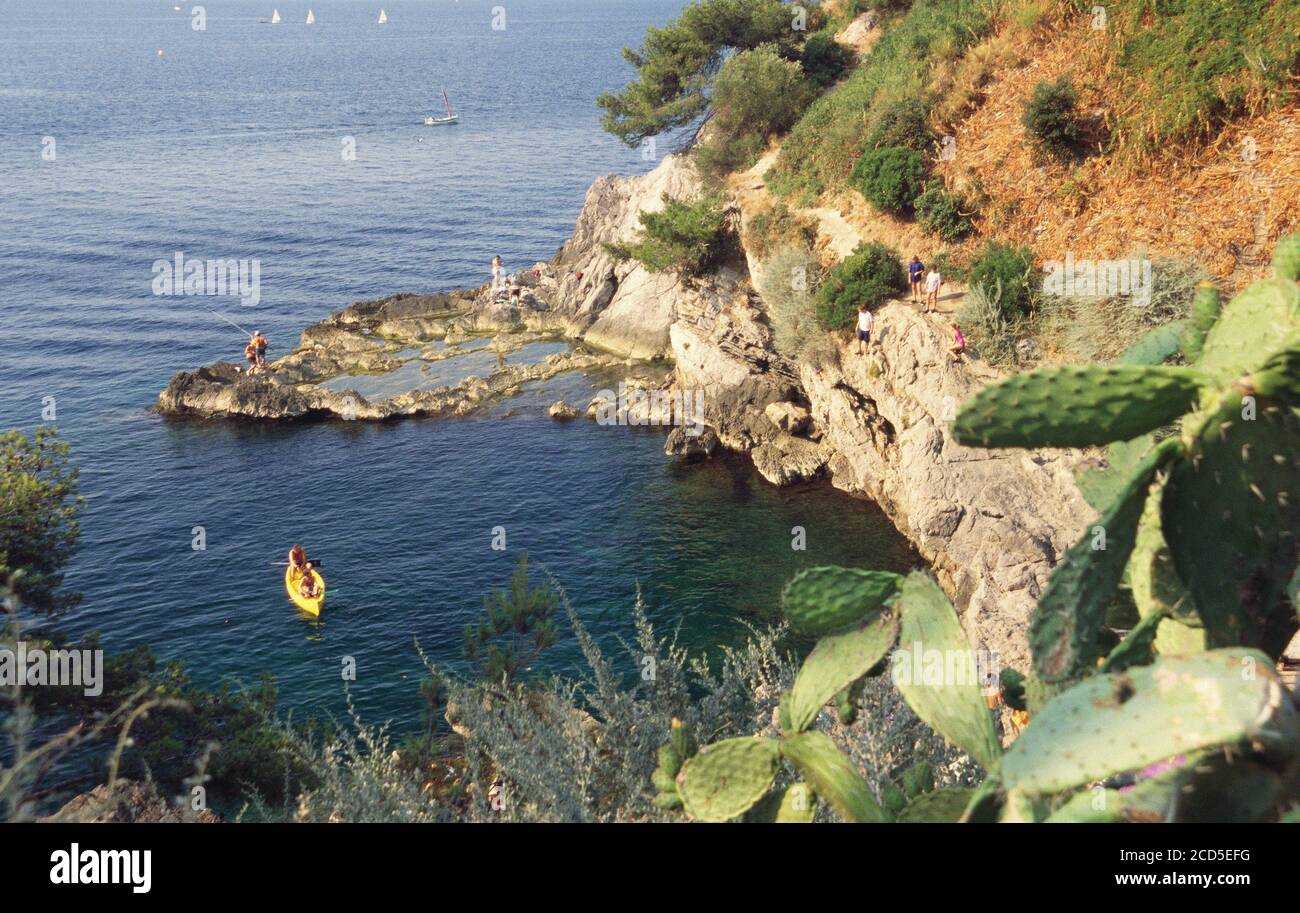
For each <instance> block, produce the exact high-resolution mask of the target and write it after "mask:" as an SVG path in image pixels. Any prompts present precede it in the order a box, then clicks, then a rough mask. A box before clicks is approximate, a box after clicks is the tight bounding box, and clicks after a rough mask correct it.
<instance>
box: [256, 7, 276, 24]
mask: <svg viewBox="0 0 1300 913" xmlns="http://www.w3.org/2000/svg"><path fill="white" fill-rule="evenodd" d="M257 21H258V22H260V23H262V25H279V24H280V11H279V10H272V11H271V18H270V19H259V20H257Z"/></svg>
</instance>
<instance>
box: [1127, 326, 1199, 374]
mask: <svg viewBox="0 0 1300 913" xmlns="http://www.w3.org/2000/svg"><path fill="white" fill-rule="evenodd" d="M1187 324H1188V321H1185V320H1175V321H1173V322H1172V323H1166V324H1164V325H1163V326H1158V327H1156V328H1155V329H1154V330H1148V331H1147V332H1146V334H1145V335H1143V337H1142V338H1141V339H1139V340H1138V341H1137V342H1135V343H1133V345H1131V346H1129V347H1128V348H1127V349H1125V350H1124V353H1123V354H1122V355H1120V357H1119V358H1117V359H1115V363H1116V364H1120V365H1159V364H1164V362H1165V361H1166V360H1167V359H1169V358H1171V357H1173V356H1174V355H1176V354H1178V351H1179V349H1180V348H1181V347H1182V338H1183V333H1184V332H1185V330H1186V329H1187Z"/></svg>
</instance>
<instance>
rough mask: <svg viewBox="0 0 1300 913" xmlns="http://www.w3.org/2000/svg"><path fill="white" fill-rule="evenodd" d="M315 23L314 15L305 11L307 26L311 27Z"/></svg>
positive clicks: (309, 11)
mask: <svg viewBox="0 0 1300 913" xmlns="http://www.w3.org/2000/svg"><path fill="white" fill-rule="evenodd" d="M315 21H316V14H315V13H313V12H312V11H311V10H307V24H308V25H311V24H312V23H313V22H315Z"/></svg>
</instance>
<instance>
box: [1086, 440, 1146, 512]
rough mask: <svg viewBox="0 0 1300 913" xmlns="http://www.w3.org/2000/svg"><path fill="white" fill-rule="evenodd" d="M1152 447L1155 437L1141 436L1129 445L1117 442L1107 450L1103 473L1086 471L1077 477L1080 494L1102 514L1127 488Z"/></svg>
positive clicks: (1125, 442) (1101, 470)
mask: <svg viewBox="0 0 1300 913" xmlns="http://www.w3.org/2000/svg"><path fill="white" fill-rule="evenodd" d="M1153 446H1155V437H1154V436H1153V435H1150V434H1144V435H1142V436H1141V437H1136V438H1134V439H1133V440H1131V441H1116V442H1115V443H1113V444H1111V445H1110V446H1109V447H1107V448H1106V462H1107V463H1109V464H1110V465H1109V466H1107V467H1106V468H1105V469H1089V470H1087V471H1086V472H1082V473H1080V474H1079V477H1078V479H1077V483H1078V486H1079V494H1081V495H1083V499H1084V500H1085V501H1087V502H1088V503H1089V504H1091V505H1092V506H1093V508H1094V509H1095V510H1096V511H1097V512H1098V513H1104V512H1105V511H1106V510H1107V509H1108V508H1109V507H1110V506H1111V504H1113V503H1114V502H1115V499H1116V498H1118V497H1119V496H1120V494H1121V493H1122V492H1123V491H1124V489H1125V488H1126V487H1127V486H1128V481H1129V479H1130V478H1132V476H1133V473H1134V471H1135V470H1136V469H1137V468H1138V464H1139V463H1141V462H1142V458H1143V457H1144V456H1146V455H1147V453H1148V452H1149V451H1150V450H1151V448H1152V447H1153Z"/></svg>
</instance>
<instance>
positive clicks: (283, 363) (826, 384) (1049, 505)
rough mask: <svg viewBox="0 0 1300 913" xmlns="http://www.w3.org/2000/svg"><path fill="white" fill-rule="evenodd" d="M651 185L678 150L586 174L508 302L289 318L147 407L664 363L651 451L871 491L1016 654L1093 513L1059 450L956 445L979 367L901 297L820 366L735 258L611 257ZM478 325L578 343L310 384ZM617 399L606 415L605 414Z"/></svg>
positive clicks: (673, 176)
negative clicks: (799, 348)
mask: <svg viewBox="0 0 1300 913" xmlns="http://www.w3.org/2000/svg"><path fill="white" fill-rule="evenodd" d="M665 193H668V194H670V195H673V196H676V197H680V198H686V199H689V198H691V197H693V196H695V195H696V194H698V193H699V187H698V185H697V181H696V179H695V177H694V175H693V172H692V171H691V169H690V166H689V165H688V164H687V163H686V161H685V160H684V159H683V158H682V157H680V156H669V157H668V158H667V159H665V160H664V161H663V162H662V163H661V164H660V165H659V166H658V167H657V168H656V169H654V170H653V171H651V172H649V173H648V174H645V175H640V176H636V177H612V176H611V177H604V178H601V179H599V180H597V181H596V182H595V183H594V184H593V185H592V186H591V188H590V189H589V190H588V192H587V197H586V200H585V203H584V205H583V209H582V212H581V214H580V215H579V217H578V220H577V224H576V226H575V228H574V233H573V236H572V237H571V238H570V239H569V241H568V242H567V243H566V244H565V245H564V246H563V247H562V248H561V249H560V251H559V252H558V253H557V254H556V256H555V257H554V258H553V259H552V260H551V261H550V262H549V263H538V264H536V266H535V267H533V268H532V269H529V270H525V271H524V272H523V273H522V274H521V275H520V276H519V277H518V281H519V283H520V284H521V285H522V286H525V287H526V288H527V293H526V294H525V296H524V298H523V300H522V301H519V300H515V299H513V298H511V299H507V300H504V301H503V300H501V299H500V298H499V297H497V298H494V296H493V295H492V294H491V292H490V290H489V289H488V288H487V287H483V288H479V289H475V290H470V291H463V292H452V293H449V294H437V295H398V296H395V297H392V298H387V299H384V300H381V301H374V302H365V303H359V304H354V305H352V306H351V307H348V308H345V309H344V310H342V311H339V312H338V313H336V314H334V315H332V316H331V317H329V318H327V319H326V320H324V321H322V322H321V323H319V324H317V325H315V326H313V327H309V328H307V329H306V330H304V331H303V334H302V339H301V340H300V343H299V345H298V347H297V348H296V349H295V350H294V351H293V352H292V353H291V354H289V355H288V356H286V357H285V358H282V359H280V360H279V361H277V362H275V363H274V364H273V365H272V366H271V367H270V368H269V369H268V370H267V371H266V372H265V373H264V374H263V375H261V376H260V377H259V378H255V379H250V378H248V377H246V376H245V375H243V374H241V373H239V372H238V371H237V370H236V367H235V366H234V365H214V366H211V367H208V368H201V369H199V370H197V371H193V372H181V373H180V374H177V375H176V377H174V378H173V379H172V381H171V383H170V384H169V385H168V387H167V389H166V390H165V391H164V392H163V394H162V395H161V396H160V397H159V401H158V407H157V408H158V409H159V410H160V411H161V412H164V413H168V414H197V415H204V416H211V415H231V416H247V417H254V418H301V417H311V416H331V415H332V416H341V417H349V418H358V419H384V418H390V417H395V416H403V415H447V414H452V415H463V414H465V413H466V412H469V411H472V410H474V409H476V408H478V407H479V406H481V405H482V404H483V403H485V402H489V401H491V400H493V399H495V398H499V397H502V396H507V395H511V394H512V393H513V392H515V391H517V390H518V388H519V385H520V384H522V383H523V382H525V381H527V380H537V379H542V378H545V377H549V376H553V375H554V374H557V373H559V372H561V371H565V370H574V369H579V368H585V367H593V366H598V365H611V364H617V363H621V362H622V360H623V359H656V360H658V359H664V360H671V362H672V364H673V366H674V373H675V376H674V386H673V388H672V391H666V392H672V393H675V394H678V395H681V396H685V397H686V398H687V399H688V400H690V401H694V400H693V399H692V398H693V397H694V396H695V395H699V400H698V401H699V402H701V403H702V405H703V413H704V414H703V423H704V425H705V426H707V427H706V428H704V429H703V432H702V433H701V429H700V428H698V427H697V428H694V429H684V428H681V427H678V428H675V429H674V430H673V431H672V433H671V434H670V436H669V438H668V440H667V442H666V447H665V450H666V452H667V453H669V454H671V455H674V456H677V457H681V458H686V459H697V458H704V457H707V456H708V455H709V454H711V453H713V452H714V451H715V449H716V448H717V447H718V446H724V447H727V448H729V449H731V450H736V451H742V452H747V453H749V454H750V456H751V458H752V460H753V463H754V466H755V468H756V469H757V470H758V472H759V473H760V474H762V475H763V476H764V477H765V478H766V479H767V480H768V481H770V482H772V483H774V484H777V485H787V484H791V483H795V482H799V481H804V480H808V479H811V478H814V477H816V476H819V475H825V476H828V477H829V478H830V479H831V481H832V482H833V483H834V484H835V485H836V486H837V487H839V488H841V489H843V490H845V491H848V492H852V493H855V494H861V495H865V496H868V497H870V498H871V499H873V500H874V501H876V502H877V503H878V504H879V505H880V506H881V507H882V508H883V509H884V510H885V512H886V513H887V514H888V515H889V516H890V518H891V519H892V520H893V521H894V523H895V524H896V525H897V526H898V528H899V529H900V530H901V531H902V532H903V533H904V534H905V535H906V536H907V537H908V538H909V539H910V540H911V541H912V542H913V543H914V544H915V545H916V547H917V549H918V550H919V551H920V553H921V555H922V556H923V557H924V558H925V559H926V560H927V561H928V562H930V563H931V565H932V566H933V567H934V568H935V570H936V572H937V574H938V575H939V578H940V580H941V582H942V583H943V584H944V586H945V588H946V589H947V590H948V592H949V593H950V594H951V595H952V597H953V599H954V601H955V603H956V605H957V606H958V607H959V609H960V610H961V611H962V613H963V618H964V620H965V623H966V626H967V629H968V632H969V633H970V634H971V636H972V637H973V639H974V640H975V642H977V643H978V644H980V645H981V646H984V647H987V648H990V649H993V650H996V651H998V653H999V654H1000V655H1001V657H1002V659H1003V661H1004V663H1007V664H1011V665H1016V666H1020V667H1022V668H1023V667H1024V666H1025V665H1027V645H1026V642H1025V633H1024V632H1025V629H1026V626H1027V623H1028V619H1029V613H1030V611H1031V610H1032V608H1033V606H1034V604H1035V603H1036V601H1037V598H1038V595H1039V593H1040V591H1041V590H1042V588H1043V587H1044V586H1045V585H1046V583H1047V578H1048V576H1049V574H1050V572H1051V570H1052V568H1053V566H1054V565H1055V563H1056V560H1057V557H1058V556H1059V555H1060V554H1061V553H1062V552H1063V551H1064V550H1065V549H1066V548H1067V547H1068V546H1069V545H1070V544H1071V543H1072V542H1073V541H1075V540H1076V539H1077V538H1078V537H1079V536H1080V535H1081V534H1082V533H1083V531H1084V529H1085V528H1086V526H1087V524H1088V522H1090V521H1091V520H1092V519H1093V517H1094V513H1093V512H1092V510H1091V509H1090V508H1089V507H1088V506H1087V505H1086V503H1085V502H1084V501H1083V499H1082V498H1081V497H1080V496H1079V494H1078V491H1077V489H1076V488H1075V485H1074V479H1073V473H1072V470H1073V468H1074V465H1075V463H1076V462H1077V460H1078V457H1077V456H1075V455H1071V454H1064V453H1060V452H1033V451H1021V450H1015V451H985V450H971V449H968V448H964V447H960V446H958V445H957V444H955V443H954V442H953V440H952V438H951V436H950V435H949V432H948V423H949V421H950V420H951V419H952V418H953V417H954V416H955V414H956V410H957V407H958V405H959V404H960V403H961V402H963V401H964V400H965V399H966V398H967V397H968V396H970V395H971V394H972V393H973V392H974V391H975V390H977V389H978V388H979V386H980V385H981V384H982V383H983V382H986V381H987V380H989V379H991V375H987V372H985V374H986V375H987V376H977V374H976V373H975V369H973V368H972V367H971V366H969V365H966V364H960V365H959V364H954V363H953V362H952V361H951V359H950V358H949V357H948V354H947V342H946V332H947V331H946V329H945V328H944V327H943V326H941V325H940V324H938V323H935V322H932V321H931V319H930V318H927V317H926V316H924V315H922V314H920V313H919V312H918V311H916V310H915V309H913V308H912V307H909V306H908V305H906V304H904V303H897V302H896V303H892V304H889V305H887V306H886V307H884V308H882V309H881V310H880V311H879V312H878V313H877V315H876V326H877V345H876V346H875V348H874V349H873V350H872V351H871V353H870V354H868V355H865V356H858V355H856V354H854V353H853V352H852V350H851V349H850V348H849V347H848V346H847V345H844V346H841V347H840V350H839V352H838V353H837V354H836V355H834V356H832V357H829V358H826V359H823V360H822V361H821V362H819V363H816V364H812V363H806V364H795V363H794V362H792V361H791V360H790V359H788V358H786V357H785V356H783V355H781V354H780V353H778V352H777V351H776V349H775V347H774V345H773V342H772V332H771V328H770V326H769V325H768V322H767V316H766V312H765V310H764V307H763V302H762V297H761V295H760V294H759V293H758V292H757V291H756V290H755V289H754V287H753V285H752V283H751V281H750V270H749V263H748V262H747V260H746V256H737V257H734V258H733V260H732V262H728V263H724V264H723V265H722V266H721V267H719V268H718V269H717V270H716V271H715V272H714V273H713V274H711V275H709V276H707V277H705V278H704V279H702V280H699V281H696V282H688V281H686V280H683V279H680V278H678V277H677V276H675V275H671V274H663V273H651V272H649V271H647V270H646V269H645V268H644V267H642V266H641V265H640V264H638V263H637V262H636V261H634V260H626V261H619V260H617V259H616V258H615V257H614V256H613V255H612V254H610V253H609V251H608V250H607V249H606V247H605V245H606V243H612V242H622V243H626V242H628V241H631V240H633V239H634V238H635V237H636V235H637V232H638V229H639V226H640V222H639V219H638V214H639V213H640V212H642V211H653V210H656V209H658V208H659V207H661V206H662V197H663V195H664V194H665ZM488 334H494V335H496V336H497V340H496V343H495V344H497V345H502V344H504V345H507V346H511V345H513V346H514V347H516V348H517V347H518V346H519V345H520V344H522V341H524V340H527V339H532V338H536V337H537V334H562V335H564V336H565V337H567V338H569V339H570V340H573V341H575V342H579V343H581V344H583V346H584V348H583V349H582V350H580V351H576V352H574V353H572V354H569V355H566V356H563V357H557V356H551V357H550V358H548V359H547V361H546V362H545V363H542V364H538V365H505V366H500V365H499V366H498V370H494V371H493V372H491V373H489V375H488V376H487V377H486V378H480V377H470V378H467V379H466V380H464V381H462V382H460V383H458V384H455V385H451V386H448V387H440V388H434V389H428V390H426V389H420V390H412V391H408V392H403V393H400V394H397V395H394V396H392V397H390V398H388V399H385V400H382V401H378V402H373V403H372V402H369V401H367V400H366V399H365V398H364V397H360V396H358V395H356V394H353V393H351V392H349V391H341V390H338V389H327V388H325V387H322V386H320V384H321V382H322V381H323V380H326V379H330V378H336V377H339V376H341V375H346V374H357V373H381V372H384V371H387V370H391V369H392V368H393V367H396V366H397V365H400V364H401V363H402V361H401V358H402V357H405V358H410V357H411V356H410V350H411V347H417V348H418V347H420V346H424V345H427V344H429V343H430V341H433V340H441V341H443V342H445V343H448V344H450V345H451V346H452V347H453V349H454V347H455V346H456V344H457V343H460V342H463V341H464V340H466V339H469V338H471V337H474V336H483V335H488ZM403 353H405V354H404V355H403ZM451 354H452V355H453V356H454V355H455V354H456V353H455V352H454V351H453V352H452V353H451ZM418 357H424V358H442V357H448V354H447V351H446V350H439V351H438V352H432V351H425V352H424V353H423V354H422V355H420V356H418ZM332 386H334V387H337V386H338V385H337V384H334V385H332ZM605 406H610V408H611V409H615V408H617V407H616V405H611V404H605V403H599V402H593V403H592V404H591V406H590V407H589V408H588V410H587V414H588V415H589V416H592V417H598V416H599V414H600V413H601V412H602V410H603V409H604V407H605ZM638 408H639V410H640V418H641V419H642V420H645V419H647V418H649V419H652V420H653V419H658V418H662V416H654V415H651V413H652V412H653V411H654V410H655V409H656V408H658V407H656V406H654V405H649V406H647V405H646V404H645V403H642V404H641V405H640V406H639V407H638ZM560 411H563V412H564V414H565V417H567V416H568V410H560ZM574 411H575V412H577V411H581V409H580V408H579V409H578V410H574ZM631 411H634V410H633V409H624V410H623V411H619V412H617V416H618V419H619V421H620V422H622V421H623V420H624V419H625V418H626V415H627V413H628V412H631ZM556 415H557V417H558V416H559V411H557V412H556ZM688 430H689V431H692V432H693V433H688Z"/></svg>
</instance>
